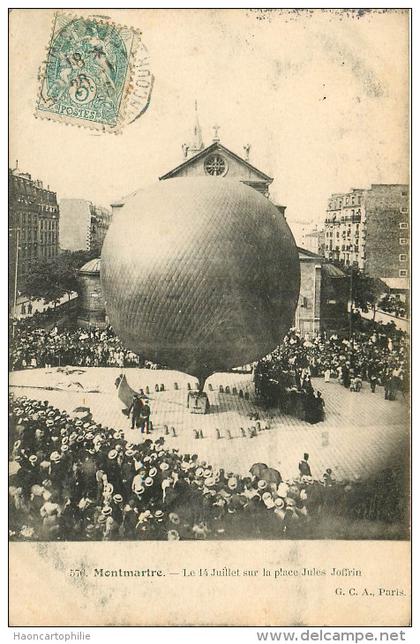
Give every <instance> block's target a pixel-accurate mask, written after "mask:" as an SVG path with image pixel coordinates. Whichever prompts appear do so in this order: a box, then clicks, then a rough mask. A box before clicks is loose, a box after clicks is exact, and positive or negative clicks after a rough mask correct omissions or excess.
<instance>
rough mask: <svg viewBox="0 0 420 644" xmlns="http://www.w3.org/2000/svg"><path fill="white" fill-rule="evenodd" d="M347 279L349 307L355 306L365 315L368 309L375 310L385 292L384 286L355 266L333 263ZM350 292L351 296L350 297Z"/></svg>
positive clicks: (378, 280) (340, 262) (385, 287)
mask: <svg viewBox="0 0 420 644" xmlns="http://www.w3.org/2000/svg"><path fill="white" fill-rule="evenodd" d="M333 264H335V265H336V266H337V267H338V268H340V269H341V270H342V271H343V272H344V273H346V275H347V276H348V278H349V299H350V298H351V303H350V304H351V307H352V308H353V306H355V307H356V308H357V309H361V310H362V311H364V312H365V313H366V312H367V311H368V310H369V309H370V308H373V309H375V307H376V305H377V303H378V300H379V299H380V297H381V296H382V295H383V293H384V292H385V291H386V290H387V286H386V284H384V283H383V282H382V281H381V280H380V279H377V278H376V277H370V276H369V275H366V273H364V272H363V271H361V270H360V268H358V267H357V266H346V265H345V264H344V262H342V261H335V262H333ZM350 291H351V295H350Z"/></svg>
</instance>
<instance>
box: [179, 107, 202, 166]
mask: <svg viewBox="0 0 420 644" xmlns="http://www.w3.org/2000/svg"><path fill="white" fill-rule="evenodd" d="M182 150H183V152H184V158H185V159H190V158H191V157H193V156H194V155H196V154H198V152H201V150H204V143H203V135H202V132H201V125H200V121H199V119H198V105H197V101H195V110H194V127H193V138H192V141H191V142H190V143H183V145H182Z"/></svg>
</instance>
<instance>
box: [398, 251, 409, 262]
mask: <svg viewBox="0 0 420 644" xmlns="http://www.w3.org/2000/svg"><path fill="white" fill-rule="evenodd" d="M399 260H400V262H406V261H407V255H406V254H405V253H401V255H400V256H399Z"/></svg>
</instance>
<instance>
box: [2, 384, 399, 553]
mask: <svg viewBox="0 0 420 644" xmlns="http://www.w3.org/2000/svg"><path fill="white" fill-rule="evenodd" d="M10 427H11V431H10V454H9V460H10V461H11V464H12V468H11V474H10V476H9V504H10V507H9V516H10V522H9V526H10V538H11V539H12V540H104V541H109V540H137V539H140V540H178V539H234V538H282V537H286V538H304V537H305V536H309V535H310V534H311V529H312V528H313V526H314V525H316V523H317V521H319V520H320V519H321V518H322V517H324V516H325V515H328V514H329V513H333V515H334V516H346V517H348V518H351V517H357V518H364V517H365V518H366V517H367V518H375V519H378V518H380V519H382V520H385V521H391V522H392V521H396V520H399V518H400V512H401V507H400V506H399V503H398V502H397V501H396V499H400V498H402V497H401V490H400V489H399V487H398V486H399V485H400V483H399V480H398V479H396V478H395V477H393V476H392V473H391V475H387V477H386V479H385V483H383V484H382V485H381V487H380V490H381V494H382V497H383V498H382V497H381V498H380V499H379V500H378V487H377V485H376V483H375V482H373V483H372V484H369V483H368V482H362V481H361V480H356V481H353V482H351V481H337V480H336V479H335V476H334V472H333V471H332V469H330V468H328V469H327V470H326V472H325V473H324V475H323V477H322V479H321V480H315V479H314V478H313V477H312V473H311V466H310V463H309V454H304V455H303V458H302V460H301V461H300V462H299V463H298V464H297V467H296V476H295V477H294V478H293V479H291V480H287V481H283V480H282V476H281V473H280V472H279V471H278V470H275V469H272V468H270V467H268V466H267V465H266V464H265V463H255V464H254V465H253V466H252V467H251V468H250V472H249V475H248V476H240V475H237V474H235V473H233V472H225V471H224V470H223V469H220V468H214V467H212V465H211V464H210V463H207V462H205V461H202V460H200V459H199V457H198V455H196V454H181V453H180V452H179V450H177V449H173V448H172V449H169V448H168V447H166V446H165V442H164V438H163V437H161V438H158V439H156V440H152V439H151V438H146V440H144V441H143V442H142V443H141V444H139V445H134V444H130V443H128V442H127V441H126V440H125V438H124V435H123V432H122V431H120V430H114V429H112V428H109V427H104V426H101V425H100V424H97V423H95V422H94V421H93V419H90V420H88V421H86V420H81V419H75V418H72V417H71V416H69V415H68V414H67V413H66V412H64V411H60V410H59V409H57V408H54V407H53V406H52V405H50V404H49V402H48V401H47V400H45V401H37V400H31V399H28V398H26V397H25V396H21V397H14V396H11V397H10ZM369 485H370V487H369ZM383 499H384V500H383ZM385 501H386V502H385ZM372 508H373V510H372ZM372 511H374V513H375V516H372Z"/></svg>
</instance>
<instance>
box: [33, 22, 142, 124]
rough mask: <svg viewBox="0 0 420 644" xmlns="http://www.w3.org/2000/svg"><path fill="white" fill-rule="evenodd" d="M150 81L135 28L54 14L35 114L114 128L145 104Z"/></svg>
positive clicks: (140, 38) (129, 118)
mask: <svg viewBox="0 0 420 644" xmlns="http://www.w3.org/2000/svg"><path fill="white" fill-rule="evenodd" d="M152 86H153V76H152V74H151V71H150V59H149V54H148V51H147V49H146V47H145V45H144V44H143V42H142V34H141V32H140V31H139V30H137V29H134V28H131V27H125V26H120V25H117V24H115V23H113V22H112V21H111V20H109V19H108V18H105V17H102V16H100V17H97V16H89V17H77V16H74V15H70V14H67V13H62V12H57V13H56V14H55V16H54V21H53V28H52V33H51V39H50V42H49V45H48V49H47V56H46V60H45V62H44V63H43V65H42V66H41V70H40V85H39V94H38V97H37V102H36V112H35V116H37V117H40V118H47V119H50V120H53V121H59V122H64V123H68V124H72V125H78V126H82V127H88V128H93V129H95V130H100V131H104V132H105V131H107V132H115V133H116V132H119V131H121V129H122V128H123V127H124V126H125V125H127V124H128V123H131V122H132V121H134V120H135V119H136V118H138V117H139V116H140V115H141V114H142V113H143V112H144V111H145V110H146V109H147V107H148V105H149V102H150V96H151V91H152Z"/></svg>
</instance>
